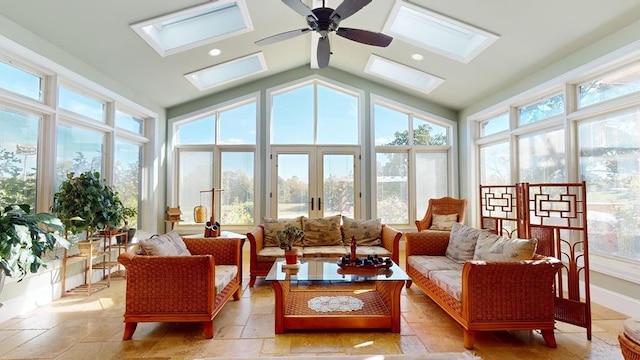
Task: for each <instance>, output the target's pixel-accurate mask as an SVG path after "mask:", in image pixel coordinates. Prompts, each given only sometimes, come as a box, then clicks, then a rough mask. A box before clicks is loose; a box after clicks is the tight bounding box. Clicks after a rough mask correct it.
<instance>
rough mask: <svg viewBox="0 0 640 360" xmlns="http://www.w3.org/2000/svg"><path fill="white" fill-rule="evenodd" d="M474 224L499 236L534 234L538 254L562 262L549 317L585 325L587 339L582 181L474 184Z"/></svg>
mask: <svg viewBox="0 0 640 360" xmlns="http://www.w3.org/2000/svg"><path fill="white" fill-rule="evenodd" d="M480 224H481V226H482V228H484V229H488V230H490V231H492V232H494V233H496V234H500V235H503V236H511V237H513V236H517V237H520V238H536V239H537V240H538V249H537V252H538V253H539V254H541V255H546V256H553V257H555V258H558V259H560V260H562V263H563V268H562V270H561V272H559V273H558V276H557V277H556V283H555V318H556V319H557V320H559V321H562V322H566V323H569V324H573V325H576V326H581V327H584V328H586V330H587V339H589V340H591V295H590V291H589V242H588V231H587V196H586V186H585V183H584V182H582V183H545V184H530V183H518V184H515V185H480Z"/></svg>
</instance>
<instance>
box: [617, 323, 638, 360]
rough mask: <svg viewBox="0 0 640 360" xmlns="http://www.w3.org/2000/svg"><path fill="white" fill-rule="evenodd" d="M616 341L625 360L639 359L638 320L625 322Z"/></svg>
mask: <svg viewBox="0 0 640 360" xmlns="http://www.w3.org/2000/svg"><path fill="white" fill-rule="evenodd" d="M618 341H619V342H620V351H622V356H623V357H624V358H625V360H638V359H640V319H627V320H625V321H624V322H623V323H622V331H621V332H620V334H619V335H618Z"/></svg>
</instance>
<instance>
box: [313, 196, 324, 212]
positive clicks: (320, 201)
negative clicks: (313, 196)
mask: <svg viewBox="0 0 640 360" xmlns="http://www.w3.org/2000/svg"><path fill="white" fill-rule="evenodd" d="M312 210H313V209H312ZM318 211H322V199H320V198H318Z"/></svg>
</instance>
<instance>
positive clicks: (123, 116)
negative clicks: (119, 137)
mask: <svg viewBox="0 0 640 360" xmlns="http://www.w3.org/2000/svg"><path fill="white" fill-rule="evenodd" d="M142 124H144V121H143V120H142V119H140V118H139V117H136V116H133V115H131V114H127V113H126V112H123V111H120V110H116V126H117V127H119V128H120V129H125V130H129V131H131V132H134V133H136V134H142Z"/></svg>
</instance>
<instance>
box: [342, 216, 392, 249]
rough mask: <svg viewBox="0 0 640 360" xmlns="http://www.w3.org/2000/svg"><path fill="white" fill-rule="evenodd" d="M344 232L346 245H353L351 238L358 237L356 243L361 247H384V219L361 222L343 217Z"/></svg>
mask: <svg viewBox="0 0 640 360" xmlns="http://www.w3.org/2000/svg"><path fill="white" fill-rule="evenodd" d="M342 228H343V230H344V239H343V241H344V244H345V245H351V237H353V236H355V237H356V243H357V244H358V245H360V246H380V245H382V237H381V235H382V219H380V218H378V219H372V220H360V219H350V218H348V217H346V216H343V217H342Z"/></svg>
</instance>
